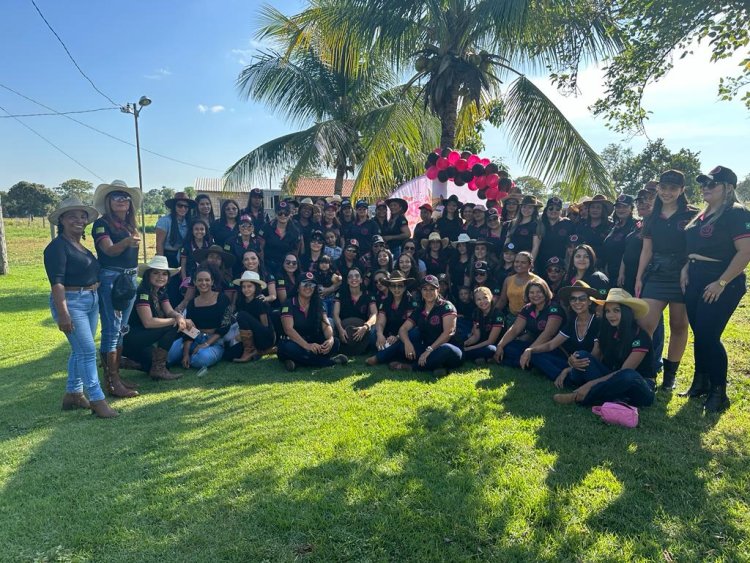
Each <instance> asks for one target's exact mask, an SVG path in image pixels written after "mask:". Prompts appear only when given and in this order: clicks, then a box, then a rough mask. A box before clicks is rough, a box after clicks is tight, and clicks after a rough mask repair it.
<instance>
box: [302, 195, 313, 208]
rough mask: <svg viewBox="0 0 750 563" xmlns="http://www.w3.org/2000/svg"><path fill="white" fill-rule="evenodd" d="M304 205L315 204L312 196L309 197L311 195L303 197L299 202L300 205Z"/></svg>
mask: <svg viewBox="0 0 750 563" xmlns="http://www.w3.org/2000/svg"><path fill="white" fill-rule="evenodd" d="M303 205H309V206H310V207H312V206H313V200H312V198H309V197H306V198H303V199H302V200H301V201H300V202H299V206H300V207H302V206H303Z"/></svg>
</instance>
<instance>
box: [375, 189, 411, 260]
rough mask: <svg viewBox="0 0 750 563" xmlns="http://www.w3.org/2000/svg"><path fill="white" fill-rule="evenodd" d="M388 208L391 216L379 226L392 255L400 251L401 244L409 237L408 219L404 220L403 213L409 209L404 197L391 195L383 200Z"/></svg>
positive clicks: (396, 254)
mask: <svg viewBox="0 0 750 563" xmlns="http://www.w3.org/2000/svg"><path fill="white" fill-rule="evenodd" d="M385 203H386V205H387V206H388V209H389V210H390V211H391V217H390V219H388V221H386V223H385V225H383V226H382V227H381V228H380V234H381V235H382V236H383V240H385V243H386V244H387V245H388V248H389V249H390V251H391V252H392V253H393V255H394V256H398V254H399V252H401V244H402V243H403V242H404V241H405V240H406V239H408V238H410V237H411V231H410V230H409V221H407V220H406V217H405V213H406V211H407V210H408V209H409V204H408V203H406V200H405V199H402V198H400V197H392V198H390V199H386V200H385Z"/></svg>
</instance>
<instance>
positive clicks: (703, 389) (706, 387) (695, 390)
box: [680, 370, 711, 399]
mask: <svg viewBox="0 0 750 563" xmlns="http://www.w3.org/2000/svg"><path fill="white" fill-rule="evenodd" d="M710 390H711V384H710V383H709V381H708V374H707V373H703V372H700V371H698V370H696V371H695V373H693V382H692V383H691V384H690V388H689V389H688V390H687V391H683V392H682V393H680V397H688V398H690V399H697V398H698V397H702V396H703V395H707V394H708V392H709V391H710Z"/></svg>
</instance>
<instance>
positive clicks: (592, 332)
mask: <svg viewBox="0 0 750 563" xmlns="http://www.w3.org/2000/svg"><path fill="white" fill-rule="evenodd" d="M577 318H578V317H576V316H575V315H572V316H570V317H569V318H568V319H567V321H566V322H565V326H563V327H562V328H561V329H560V334H562V335H563V336H565V337H566V338H567V340H566V341H565V342H564V343H563V345H562V348H563V350H565V351H566V352H567V353H568V354H572V353H573V352H578V351H580V350H582V351H585V352H591V350H593V349H594V342H596V339H597V338H598V337H599V327H601V323H602V320H601V318H599V317H597V316H596V315H591V318H590V319H589V325H588V327H587V329H586V333H585V334H584V335H583V338H582V339H579V337H578V336H579V335H578V332H577V331H576V319H577Z"/></svg>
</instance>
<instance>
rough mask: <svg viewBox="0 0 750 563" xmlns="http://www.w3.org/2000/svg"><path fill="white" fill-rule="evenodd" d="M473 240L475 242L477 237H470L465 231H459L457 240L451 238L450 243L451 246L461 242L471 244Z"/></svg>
mask: <svg viewBox="0 0 750 563" xmlns="http://www.w3.org/2000/svg"><path fill="white" fill-rule="evenodd" d="M473 242H477V239H473V238H471V237H470V236H469V235H467V234H466V233H461V234H460V235H458V240H452V241H451V245H452V246H456V245H457V244H461V243H463V244H471V243H473Z"/></svg>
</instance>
